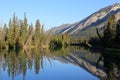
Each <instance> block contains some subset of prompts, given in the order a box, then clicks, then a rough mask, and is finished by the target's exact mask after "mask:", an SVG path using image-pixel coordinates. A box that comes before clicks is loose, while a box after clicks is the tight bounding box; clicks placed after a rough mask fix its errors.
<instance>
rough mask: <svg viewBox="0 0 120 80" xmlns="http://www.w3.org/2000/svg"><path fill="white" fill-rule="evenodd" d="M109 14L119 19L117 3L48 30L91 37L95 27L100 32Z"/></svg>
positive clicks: (119, 9) (94, 33)
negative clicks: (81, 18)
mask: <svg viewBox="0 0 120 80" xmlns="http://www.w3.org/2000/svg"><path fill="white" fill-rule="evenodd" d="M111 14H115V16H116V20H118V19H120V4H119V3H116V4H113V5H110V6H107V7H105V8H102V9H100V10H98V11H97V12H95V13H93V14H91V15H90V16H88V17H87V18H85V19H83V20H82V21H78V22H75V23H72V24H63V25H61V26H59V27H54V28H52V29H50V30H49V31H48V32H52V33H54V34H64V33H68V34H69V35H71V36H87V37H91V36H94V35H96V30H95V28H96V27H97V28H98V29H99V30H100V31H101V32H102V31H103V29H104V25H105V24H106V22H107V19H108V17H109V15H111Z"/></svg>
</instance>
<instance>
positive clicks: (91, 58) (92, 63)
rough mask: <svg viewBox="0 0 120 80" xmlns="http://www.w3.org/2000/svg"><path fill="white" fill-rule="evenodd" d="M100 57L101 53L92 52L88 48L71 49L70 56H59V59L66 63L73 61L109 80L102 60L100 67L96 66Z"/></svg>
mask: <svg viewBox="0 0 120 80" xmlns="http://www.w3.org/2000/svg"><path fill="white" fill-rule="evenodd" d="M99 57H100V55H99V54H92V53H90V52H89V51H86V50H71V51H70V54H69V56H66V57H65V56H62V57H61V58H59V60H60V61H62V62H64V63H72V64H74V65H77V66H80V67H82V68H83V69H85V70H86V71H88V72H89V73H91V74H93V75H94V76H96V77H98V78H99V79H100V80H107V75H106V73H105V71H104V67H103V62H102V61H101V63H100V65H99V68H96V63H97V61H98V59H99Z"/></svg>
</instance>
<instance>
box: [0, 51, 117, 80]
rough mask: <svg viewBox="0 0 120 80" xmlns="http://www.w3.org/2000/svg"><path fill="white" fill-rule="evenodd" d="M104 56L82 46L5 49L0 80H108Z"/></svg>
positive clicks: (1, 55)
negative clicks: (56, 48) (44, 48)
mask: <svg viewBox="0 0 120 80" xmlns="http://www.w3.org/2000/svg"><path fill="white" fill-rule="evenodd" d="M103 57H105V56H104V55H101V54H98V53H91V52H90V51H88V50H82V49H73V50H72V49H67V50H66V49H65V50H57V51H50V50H42V51H39V50H32V51H31V50H27V51H19V52H14V51H10V52H7V51H6V52H1V53H0V80H106V79H107V74H108V73H107V72H105V70H106V68H107V66H109V65H107V66H106V68H105V66H104V61H105V60H101V58H103ZM113 61H114V60H113ZM96 66H97V67H96ZM107 70H109V69H107ZM106 73H107V74H106ZM116 80H117V79H116Z"/></svg>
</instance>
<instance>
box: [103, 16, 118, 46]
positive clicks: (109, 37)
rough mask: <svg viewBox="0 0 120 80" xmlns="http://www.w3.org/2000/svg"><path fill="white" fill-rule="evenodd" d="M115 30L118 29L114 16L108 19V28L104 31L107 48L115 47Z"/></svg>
mask: <svg viewBox="0 0 120 80" xmlns="http://www.w3.org/2000/svg"><path fill="white" fill-rule="evenodd" d="M115 29H116V22H115V15H114V14H112V15H111V16H110V17H109V18H108V23H107V28H106V29H105V30H104V37H103V38H104V41H105V44H106V45H107V46H111V45H114V42H115V40H114V39H115V35H116V33H115Z"/></svg>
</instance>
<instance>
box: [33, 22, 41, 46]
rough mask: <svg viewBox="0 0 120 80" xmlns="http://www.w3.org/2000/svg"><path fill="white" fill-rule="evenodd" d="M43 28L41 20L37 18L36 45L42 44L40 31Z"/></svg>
mask: <svg viewBox="0 0 120 80" xmlns="http://www.w3.org/2000/svg"><path fill="white" fill-rule="evenodd" d="M40 30H41V25H40V21H39V20H37V21H36V25H35V35H34V45H35V46H39V45H40V37H41V36H40V34H41V32H40Z"/></svg>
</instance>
